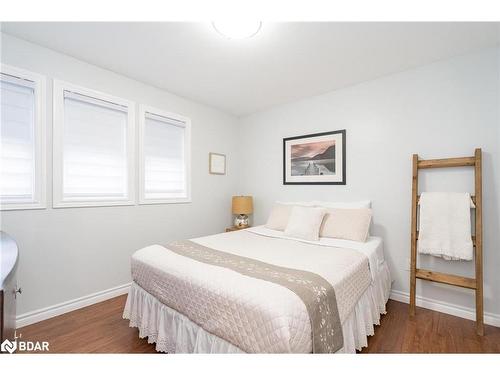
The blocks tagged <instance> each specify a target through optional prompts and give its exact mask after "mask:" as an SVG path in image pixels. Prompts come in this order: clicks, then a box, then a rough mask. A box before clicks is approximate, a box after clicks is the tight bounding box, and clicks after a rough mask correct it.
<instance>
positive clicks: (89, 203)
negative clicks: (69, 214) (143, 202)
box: [52, 200, 135, 208]
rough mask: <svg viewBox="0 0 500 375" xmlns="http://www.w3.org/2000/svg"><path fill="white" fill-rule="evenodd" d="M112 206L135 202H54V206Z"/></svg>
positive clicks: (133, 203)
mask: <svg viewBox="0 0 500 375" xmlns="http://www.w3.org/2000/svg"><path fill="white" fill-rule="evenodd" d="M112 206H135V202H133V201H131V200H126V201H62V202H54V203H53V204H52V207H53V208H78V207H112Z"/></svg>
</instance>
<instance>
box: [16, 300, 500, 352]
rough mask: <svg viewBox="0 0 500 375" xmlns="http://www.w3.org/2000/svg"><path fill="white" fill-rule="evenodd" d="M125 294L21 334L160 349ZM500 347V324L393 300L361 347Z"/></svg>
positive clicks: (55, 345)
mask: <svg viewBox="0 0 500 375" xmlns="http://www.w3.org/2000/svg"><path fill="white" fill-rule="evenodd" d="M125 299H126V296H120V297H116V298H113V299H110V300H108V301H104V302H101V303H98V304H96V305H92V306H89V307H85V308H83V309H80V310H76V311H73V312H70V313H67V314H64V315H60V316H58V317H55V318H52V319H48V320H45V321H43V322H40V323H36V324H32V325H30V326H26V327H23V328H20V329H19V330H18V334H19V333H20V334H21V335H22V337H21V339H22V340H31V341H34V340H39V341H49V343H50V353H156V351H155V349H154V345H151V344H148V343H147V340H146V339H140V338H139V335H138V331H137V329H136V328H129V326H128V320H124V319H122V312H123V306H124V304H125ZM483 352H484V353H500V328H497V327H491V326H485V336H484V337H479V336H477V335H476V334H475V330H474V322H473V321H470V320H466V319H461V318H457V317H455V316H451V315H447V314H442V313H438V312H435V311H431V310H427V309H422V308H417V315H416V317H415V319H414V320H410V319H409V317H408V305H406V304H403V303H400V302H396V301H392V300H390V301H389V302H388V304H387V315H385V316H383V317H382V321H381V325H380V326H378V327H377V328H376V329H375V336H373V337H370V338H369V339H368V347H367V348H364V350H363V351H362V352H361V353H483Z"/></svg>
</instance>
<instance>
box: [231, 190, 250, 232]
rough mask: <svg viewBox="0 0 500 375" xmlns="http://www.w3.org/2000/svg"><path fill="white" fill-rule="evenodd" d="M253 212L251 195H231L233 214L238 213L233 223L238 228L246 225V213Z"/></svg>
mask: <svg viewBox="0 0 500 375" xmlns="http://www.w3.org/2000/svg"><path fill="white" fill-rule="evenodd" d="M251 213H253V200H252V197H251V196H244V195H239V196H234V197H233V214H234V215H238V216H236V218H235V219H234V225H235V226H236V227H239V228H246V227H248V215H249V214H251Z"/></svg>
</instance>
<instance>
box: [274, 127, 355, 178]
mask: <svg viewBox="0 0 500 375" xmlns="http://www.w3.org/2000/svg"><path fill="white" fill-rule="evenodd" d="M337 134H340V135H341V137H342V150H341V151H340V152H341V153H342V180H341V181H307V182H306V181H304V182H291V181H287V178H286V177H287V175H286V167H287V164H286V163H287V160H286V147H287V142H289V141H295V140H298V139H307V138H314V137H323V136H327V135H337ZM283 185H346V130H345V129H343V130H335V131H330V132H323V133H313V134H306V135H299V136H295V137H288V138H283Z"/></svg>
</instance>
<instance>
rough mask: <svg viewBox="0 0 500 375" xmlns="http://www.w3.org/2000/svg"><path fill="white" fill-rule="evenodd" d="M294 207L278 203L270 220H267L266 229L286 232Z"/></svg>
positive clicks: (272, 211) (270, 215)
mask: <svg viewBox="0 0 500 375" xmlns="http://www.w3.org/2000/svg"><path fill="white" fill-rule="evenodd" d="M292 208H293V206H290V205H288V204H281V203H276V204H275V205H274V206H273V208H272V210H271V213H270V214H269V218H268V219H267V223H266V228H269V229H274V230H285V228H286V225H287V224H288V218H289V217H290V213H291V212H292Z"/></svg>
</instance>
